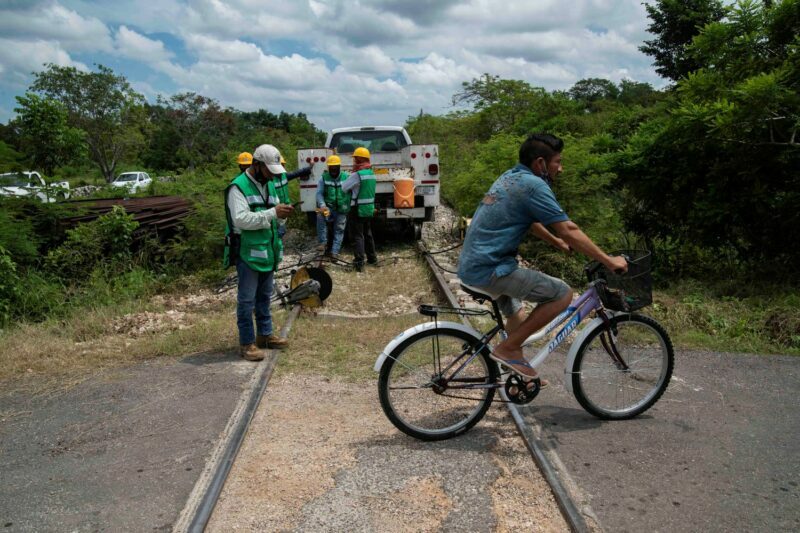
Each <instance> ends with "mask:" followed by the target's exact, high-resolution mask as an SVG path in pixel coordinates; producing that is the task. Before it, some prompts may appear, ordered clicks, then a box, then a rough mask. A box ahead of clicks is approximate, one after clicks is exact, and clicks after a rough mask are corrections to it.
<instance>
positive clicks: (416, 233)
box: [414, 222, 422, 241]
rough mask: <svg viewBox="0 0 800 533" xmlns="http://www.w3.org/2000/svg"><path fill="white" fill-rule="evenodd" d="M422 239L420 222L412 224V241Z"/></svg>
mask: <svg viewBox="0 0 800 533" xmlns="http://www.w3.org/2000/svg"><path fill="white" fill-rule="evenodd" d="M421 239H422V222H414V240H415V241H419V240H421Z"/></svg>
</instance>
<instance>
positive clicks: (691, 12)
mask: <svg viewBox="0 0 800 533" xmlns="http://www.w3.org/2000/svg"><path fill="white" fill-rule="evenodd" d="M644 7H645V9H646V10H647V16H648V17H649V18H650V21H651V22H650V25H649V26H648V27H647V31H649V32H650V33H651V34H653V35H654V38H653V39H651V40H649V41H645V42H644V44H643V45H642V46H640V47H639V50H641V51H642V52H644V53H645V54H647V55H649V56H652V57H653V59H654V64H655V66H656V72H658V73H659V74H661V75H662V76H664V77H665V78H669V79H671V80H673V81H677V80H679V79H681V78H682V77H684V76H686V75H687V74H688V73H690V72H692V71H694V70H696V69H697V68H698V67H699V65H698V64H697V62H696V61H695V59H694V58H693V57H692V54H690V53H689V52H688V51H687V47H688V46H689V44H690V43H691V42H692V39H693V38H694V37H695V35H697V34H698V33H699V32H700V29H701V28H703V27H704V26H705V25H706V24H708V23H710V22H716V21H718V20H720V19H722V17H723V16H724V15H725V9H724V8H723V6H722V2H721V1H720V0H656V2H655V3H654V4H645V5H644Z"/></svg>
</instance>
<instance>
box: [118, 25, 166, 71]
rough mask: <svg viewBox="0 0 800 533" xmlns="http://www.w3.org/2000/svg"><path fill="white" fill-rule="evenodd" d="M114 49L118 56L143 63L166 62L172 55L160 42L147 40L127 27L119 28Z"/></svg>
mask: <svg viewBox="0 0 800 533" xmlns="http://www.w3.org/2000/svg"><path fill="white" fill-rule="evenodd" d="M114 48H116V50H117V53H118V54H120V55H122V56H124V57H127V58H128V59H136V60H138V61H142V62H143V63H157V62H160V61H166V60H167V59H169V58H170V57H172V55H173V54H172V52H170V51H168V50H167V49H166V48H164V43H162V42H161V41H157V40H153V39H149V38H147V37H145V36H144V35H142V34H140V33H137V32H135V31H134V30H131V29H129V28H128V27H127V26H120V27H119V30H118V31H117V35H116V36H115V38H114Z"/></svg>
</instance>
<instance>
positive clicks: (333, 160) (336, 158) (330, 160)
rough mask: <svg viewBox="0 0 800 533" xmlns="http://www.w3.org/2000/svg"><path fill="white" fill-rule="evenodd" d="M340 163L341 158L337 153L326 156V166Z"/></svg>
mask: <svg viewBox="0 0 800 533" xmlns="http://www.w3.org/2000/svg"><path fill="white" fill-rule="evenodd" d="M341 164H342V159H341V158H340V157H339V156H338V155H332V156H330V157H329V158H328V166H329V167H335V166H338V165H341Z"/></svg>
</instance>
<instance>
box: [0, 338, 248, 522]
mask: <svg viewBox="0 0 800 533" xmlns="http://www.w3.org/2000/svg"><path fill="white" fill-rule="evenodd" d="M253 368H254V367H253V366H252V363H248V362H245V361H243V360H242V359H240V358H238V357H236V356H234V355H230V354H228V355H223V354H209V355H198V356H190V357H185V358H182V359H164V360H154V361H149V362H146V363H142V364H139V365H135V366H132V367H128V368H123V369H116V370H111V371H107V372H103V373H101V374H99V375H97V376H95V377H92V378H91V379H89V380H87V381H85V382H83V383H81V384H80V385H78V386H76V387H75V388H73V389H71V390H69V391H67V392H62V393H57V394H49V395H43V396H37V397H33V398H31V397H25V396H20V395H17V396H10V397H9V396H6V397H3V398H2V399H0V460H2V462H1V463H0V480H2V482H1V483H0V531H2V532H6V531H169V530H170V529H171V528H172V524H173V522H174V521H175V520H176V519H177V517H178V514H179V513H180V511H181V509H182V508H183V506H184V504H185V502H186V499H187V497H188V496H189V493H190V492H191V490H192V487H193V486H194V484H195V481H196V479H197V477H198V476H199V475H200V473H201V472H202V470H203V467H204V465H205V461H206V457H207V455H208V454H209V453H210V452H211V450H212V448H213V446H214V445H215V444H216V442H217V440H218V438H219V435H220V433H221V432H222V430H223V429H224V427H225V424H226V423H227V421H228V418H229V417H230V414H231V412H232V411H233V409H234V407H235V405H236V402H237V401H238V399H239V396H240V395H241V393H242V390H243V387H244V386H246V385H247V382H248V379H249V378H250V376H251V374H252V371H253Z"/></svg>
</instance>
